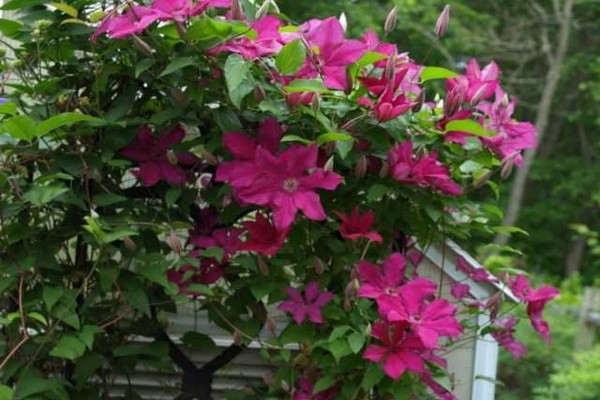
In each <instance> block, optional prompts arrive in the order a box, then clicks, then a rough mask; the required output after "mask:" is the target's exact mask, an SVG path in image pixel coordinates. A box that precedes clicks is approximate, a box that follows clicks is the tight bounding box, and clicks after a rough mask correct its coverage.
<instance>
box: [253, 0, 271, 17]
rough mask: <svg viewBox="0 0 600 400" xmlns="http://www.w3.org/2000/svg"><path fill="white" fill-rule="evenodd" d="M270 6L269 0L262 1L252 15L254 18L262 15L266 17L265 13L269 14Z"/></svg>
mask: <svg viewBox="0 0 600 400" xmlns="http://www.w3.org/2000/svg"><path fill="white" fill-rule="evenodd" d="M270 8H271V0H265V1H264V2H263V3H262V5H261V6H260V7H258V10H256V14H255V15H254V18H256V19H261V18H263V17H266V16H267V14H269V9H270Z"/></svg>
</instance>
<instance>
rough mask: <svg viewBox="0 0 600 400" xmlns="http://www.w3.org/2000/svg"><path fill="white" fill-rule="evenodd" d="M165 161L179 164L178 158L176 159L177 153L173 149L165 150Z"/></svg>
mask: <svg viewBox="0 0 600 400" xmlns="http://www.w3.org/2000/svg"><path fill="white" fill-rule="evenodd" d="M167 161H169V164H171V165H177V164H179V160H178V159H177V154H175V152H174V151H173V150H167Z"/></svg>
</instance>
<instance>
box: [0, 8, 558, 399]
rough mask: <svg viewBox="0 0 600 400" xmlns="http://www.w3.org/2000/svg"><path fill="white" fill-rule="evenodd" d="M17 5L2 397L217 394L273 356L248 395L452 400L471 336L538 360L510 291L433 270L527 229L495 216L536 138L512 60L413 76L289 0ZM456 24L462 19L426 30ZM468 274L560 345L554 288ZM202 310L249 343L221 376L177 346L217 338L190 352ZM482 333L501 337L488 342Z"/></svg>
mask: <svg viewBox="0 0 600 400" xmlns="http://www.w3.org/2000/svg"><path fill="white" fill-rule="evenodd" d="M103 6H104V5H103ZM5 9H11V10H18V11H19V13H20V14H19V19H18V21H12V20H2V21H0V30H1V31H2V32H3V34H4V35H5V36H8V37H10V38H11V39H12V40H14V41H15V44H14V46H13V48H12V50H13V52H14V57H15V60H14V61H11V62H6V63H5V65H4V66H3V67H4V68H5V71H6V72H8V73H10V75H11V76H12V77H14V78H18V80H16V81H15V82H14V83H10V84H7V86H8V87H10V88H12V91H11V92H10V94H9V95H8V97H9V99H8V100H7V101H6V102H4V103H3V104H1V105H0V112H1V113H2V115H3V117H2V118H3V119H2V132H3V136H2V142H1V143H2V144H1V146H2V153H1V158H0V162H1V163H2V169H1V174H0V240H1V242H2V248H1V250H2V260H1V264H0V266H1V268H2V269H1V271H2V274H3V276H2V280H1V281H0V282H1V286H2V289H3V292H4V293H5V295H4V296H3V307H2V308H3V312H2V317H3V318H2V320H0V322H1V323H2V325H3V331H2V342H1V344H2V346H3V357H2V359H1V361H0V367H1V368H0V369H1V370H2V375H1V377H0V379H1V380H2V383H3V386H1V387H0V388H1V390H2V391H3V393H5V395H4V396H5V397H6V398H11V396H13V397H14V398H15V399H37V398H52V399H68V398H72V399H97V398H102V397H103V396H105V393H106V392H107V391H108V390H109V386H110V385H109V383H108V382H110V379H111V376H114V375H116V374H122V375H128V374H132V373H133V371H134V370H135V368H136V366H137V365H139V364H146V365H149V366H151V367H152V368H155V369H158V370H169V369H172V368H173V366H174V365H175V366H177V367H178V368H179V370H181V372H182V384H181V393H182V395H181V396H180V398H181V399H192V398H198V399H209V398H211V392H212V385H211V384H212V379H213V376H214V374H215V373H216V372H217V371H218V370H219V369H221V368H222V367H223V366H225V365H226V364H227V363H228V362H229V361H231V360H232V359H233V358H234V357H236V356H237V355H238V354H240V353H241V352H242V351H243V350H244V349H245V347H246V346H247V345H248V344H249V343H250V342H251V341H255V340H256V341H258V342H259V343H261V344H262V345H263V347H264V349H265V351H264V355H265V356H266V357H268V358H269V360H270V361H271V362H272V363H273V364H274V365H277V366H278V368H277V371H276V375H275V376H274V377H273V378H272V379H269V380H268V383H269V384H268V385H265V387H261V388H255V389H254V390H255V394H253V395H250V394H249V395H248V398H290V397H291V398H293V399H296V400H299V399H307V398H313V397H314V398H318V399H321V400H324V399H332V398H336V399H338V398H347V399H355V398H361V397H363V398H364V397H365V396H367V395H369V396H371V397H372V398H388V397H389V396H392V397H393V398H397V399H403V398H408V397H409V396H419V395H423V396H425V395H426V393H430V392H433V393H435V394H436V395H437V396H438V397H440V398H444V399H451V398H454V396H453V395H452V393H451V391H452V384H451V382H450V381H449V380H448V377H447V376H446V375H447V373H446V371H445V366H446V363H445V360H444V359H443V357H442V356H443V353H444V351H445V350H446V349H447V348H448V347H450V346H452V345H453V344H454V343H456V342H457V341H460V340H468V338H469V337H471V336H472V335H484V334H487V333H490V334H491V335H493V336H494V337H495V338H496V339H497V340H498V342H499V343H500V344H501V345H502V346H503V347H505V348H506V349H507V350H508V351H509V352H510V353H511V354H512V355H513V356H514V357H519V356H522V355H523V354H524V353H525V351H526V349H525V347H524V345H523V344H522V343H520V342H518V341H516V340H515V339H514V337H513V333H514V330H515V325H516V323H517V322H518V319H517V318H516V317H514V316H512V315H507V314H505V313H502V312H500V310H501V303H502V302H503V300H504V297H503V293H504V292H503V291H500V290H499V291H498V293H496V294H494V295H493V296H491V297H490V298H489V299H483V300H482V299H478V300H479V301H475V299H474V298H472V296H471V294H470V293H469V288H468V287H465V284H464V283H461V282H457V283H455V285H453V287H452V291H451V292H452V296H453V298H442V297H441V296H440V293H441V288H440V287H439V286H438V284H437V283H436V282H434V281H432V280H430V279H427V278H424V277H421V276H420V275H419V268H418V267H419V264H420V262H421V259H422V251H423V250H424V249H427V248H428V247H429V246H440V245H442V246H443V244H444V243H445V241H446V239H447V238H449V237H453V238H456V239H459V240H460V239H462V240H466V239H468V238H470V237H471V236H472V235H473V234H480V235H490V234H493V233H495V232H498V231H506V229H507V228H500V227H496V226H495V221H498V219H499V215H501V212H500V211H499V210H498V208H496V207H494V206H492V205H489V204H484V203H481V202H479V201H476V197H477V194H478V192H479V191H481V190H489V189H490V188H491V189H492V191H495V190H497V184H496V183H495V182H494V181H493V179H492V177H495V176H497V175H502V176H507V175H509V174H510V171H511V170H512V168H513V167H514V166H517V167H518V166H519V165H520V164H521V152H522V151H523V150H524V149H528V148H532V147H534V146H535V128H534V127H533V125H531V124H530V123H526V122H518V121H516V120H515V119H514V118H513V117H512V114H513V112H514V107H515V104H516V102H515V100H514V99H513V98H511V97H510V96H508V95H507V94H505V92H504V90H503V89H502V88H501V86H500V82H499V79H498V75H499V68H498V66H497V65H496V64H495V63H493V62H491V63H489V64H487V65H486V66H484V67H483V68H481V67H480V66H479V64H478V63H477V62H476V61H474V60H471V61H469V62H468V63H467V69H466V72H465V74H464V75H459V74H457V73H455V72H452V71H451V70H448V69H445V68H440V67H432V66H423V65H419V64H417V63H416V62H415V61H414V60H412V59H411V58H410V56H409V55H408V54H407V53H404V52H403V51H404V50H405V49H402V48H401V49H398V48H397V47H396V45H394V44H392V43H387V42H384V41H381V40H380V39H379V38H378V36H377V34H375V33H374V32H372V31H369V32H366V33H364V34H363V35H361V36H359V37H358V38H357V39H349V38H346V34H345V29H346V27H345V22H344V19H343V18H342V19H341V20H339V19H338V18H335V17H331V18H326V19H322V20H317V19H313V20H309V21H307V22H305V23H301V24H293V23H291V22H290V20H289V19H288V18H287V17H286V16H285V15H284V14H281V13H279V10H278V9H277V6H276V5H275V3H274V2H271V1H266V2H264V3H263V4H262V5H261V6H260V7H257V6H255V5H253V3H251V2H241V3H239V2H237V1H233V2H230V1H227V0H201V1H198V2H193V3H192V2H190V1H185V0H181V1H168V0H155V1H154V2H153V3H152V4H147V5H143V4H139V5H134V4H125V5H122V4H117V5H114V6H113V7H108V6H106V7H102V9H101V10H99V9H97V5H95V4H92V2H87V1H84V0H78V1H70V2H66V3H60V4H57V3H52V4H46V3H45V2H44V1H37V0H27V1H26V0H13V1H10V2H8V4H6V5H5ZM396 18H397V15H396V13H395V12H392V13H390V14H389V15H388V16H387V19H386V22H385V31H386V32H387V33H389V32H391V31H392V30H393V29H394V25H395V23H396ZM447 23H448V9H446V10H445V11H444V12H442V14H441V15H440V17H439V19H438V21H437V24H436V25H435V30H433V27H432V30H433V31H434V32H435V34H436V35H438V36H442V35H443V34H444V31H445V30H446V27H447ZM436 92H437V93H439V94H435V93H436ZM509 230H510V228H509ZM458 265H459V269H460V271H461V272H462V273H463V274H464V276H465V278H470V279H472V280H474V281H478V282H486V283H489V284H491V285H496V287H498V288H501V287H504V286H507V287H508V288H510V291H512V293H513V295H514V296H515V297H516V298H518V299H519V300H520V301H522V302H523V303H525V304H526V307H527V316H528V317H529V319H530V321H531V325H532V326H533V328H534V329H535V330H536V331H537V332H538V333H539V334H540V335H541V336H542V337H543V338H544V339H545V340H546V341H547V342H549V341H550V333H549V328H548V324H547V323H546V321H544V320H543V318H542V312H543V308H544V306H545V304H546V303H547V302H548V301H549V300H551V299H552V298H554V297H555V296H556V295H557V291H556V289H554V288H552V287H549V286H544V287H542V288H540V289H537V290H534V289H532V288H531V287H530V285H529V282H528V281H527V279H526V278H525V276H523V275H515V276H511V275H509V274H507V273H503V274H502V276H501V278H502V281H500V280H499V279H498V278H496V277H494V276H493V275H491V274H490V273H489V272H487V271H485V270H483V269H477V268H473V266H471V265H469V264H468V263H466V262H465V261H464V260H458ZM190 302H193V303H194V304H195V305H196V306H197V307H198V308H199V309H202V310H206V311H207V312H208V315H209V319H210V321H211V322H212V323H214V324H216V325H218V326H220V327H222V328H223V329H225V330H228V331H230V332H231V335H232V338H233V344H232V345H231V346H230V347H228V348H226V349H225V350H224V351H223V352H222V353H220V354H218V355H217V356H215V357H214V358H212V360H210V361H209V362H207V363H206V364H204V365H202V366H197V365H195V364H194V363H193V362H191V360H190V359H189V357H188V356H187V355H186V353H185V352H184V351H182V348H183V347H190V348H196V350H198V351H205V350H206V348H207V347H208V346H209V344H210V342H211V339H210V338H209V337H208V336H206V335H204V334H202V332H188V333H187V334H186V335H184V336H183V343H182V344H180V343H175V342H174V341H173V340H172V338H171V337H170V336H169V334H168V326H167V324H166V323H165V318H166V313H172V312H177V306H178V305H181V304H183V303H190ZM276 310H279V311H281V312H285V313H287V315H289V316H290V322H289V324H287V326H286V327H285V329H284V330H283V332H277V329H276V327H275V326H274V322H273V317H272V316H273V314H274V313H275V312H277V311H276ZM482 312H487V313H490V314H491V317H492V321H491V322H490V323H489V324H488V325H486V326H483V327H477V326H475V327H473V324H472V323H471V321H472V318H473V316H474V315H476V314H478V313H482ZM265 327H267V328H271V330H272V331H274V332H273V334H272V335H270V336H271V337H263V334H261V331H264V328H265ZM139 336H146V337H151V338H152V340H153V341H154V345H142V344H139V343H132V340H133V338H134V337H139ZM289 344H296V345H297V346H296V347H295V348H296V349H298V352H297V353H295V354H294V357H293V358H292V354H291V353H290V351H289V346H288V345H289ZM286 346H287V347H286ZM98 388H99V389H98ZM42 393H43V394H42ZM128 396H129V398H136V397H135V396H136V395H135V393H134V392H132V393H129V394H128ZM252 396H254V397H252Z"/></svg>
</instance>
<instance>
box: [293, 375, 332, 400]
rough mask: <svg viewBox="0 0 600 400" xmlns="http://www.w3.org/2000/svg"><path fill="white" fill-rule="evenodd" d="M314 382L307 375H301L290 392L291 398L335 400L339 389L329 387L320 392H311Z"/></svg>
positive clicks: (294, 399) (295, 399)
mask: <svg viewBox="0 0 600 400" xmlns="http://www.w3.org/2000/svg"><path fill="white" fill-rule="evenodd" d="M314 387H315V384H314V382H313V381H311V380H310V379H309V378H308V377H307V376H301V377H300V378H299V379H298V381H297V382H296V387H295V388H294V389H293V392H292V400H335V398H336V396H337V394H338V393H339V391H340V389H339V387H338V386H333V387H330V388H329V389H326V390H324V391H322V392H319V393H316V394H313V391H314Z"/></svg>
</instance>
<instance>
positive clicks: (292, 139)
mask: <svg viewBox="0 0 600 400" xmlns="http://www.w3.org/2000/svg"><path fill="white" fill-rule="evenodd" d="M281 142H300V143H304V144H311V143H312V142H311V141H310V140H308V139H305V138H303V137H301V136H298V135H285V136H284V137H282V138H281Z"/></svg>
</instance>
